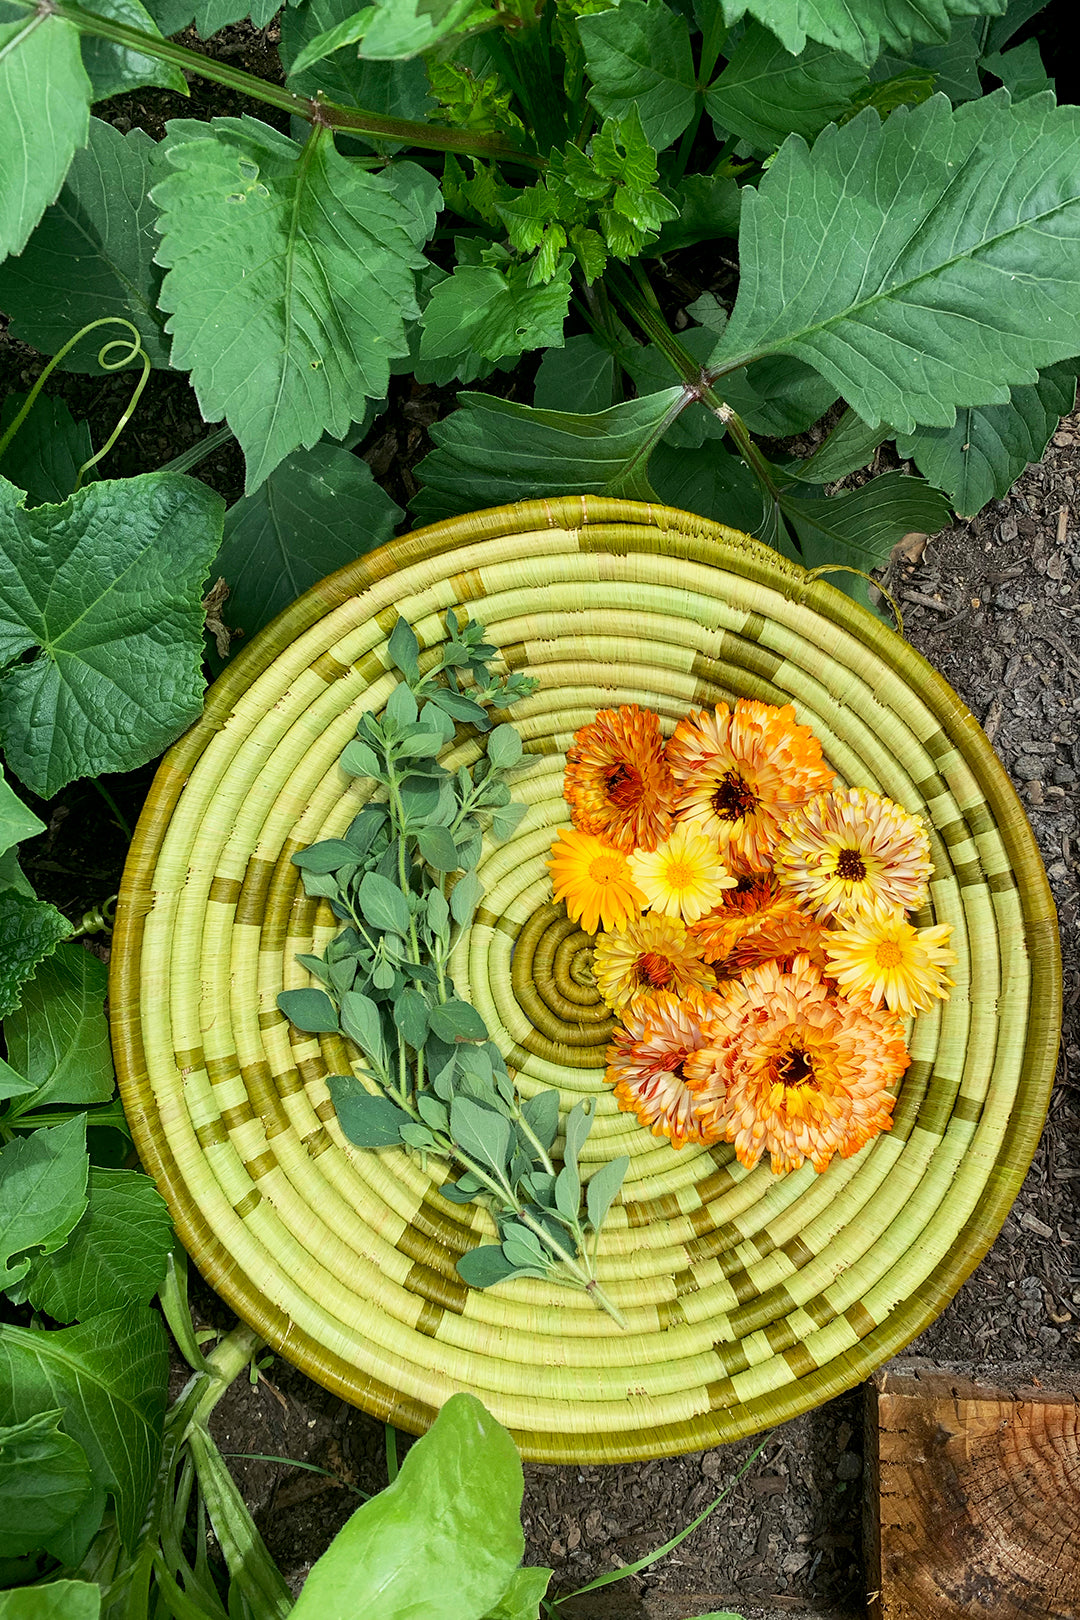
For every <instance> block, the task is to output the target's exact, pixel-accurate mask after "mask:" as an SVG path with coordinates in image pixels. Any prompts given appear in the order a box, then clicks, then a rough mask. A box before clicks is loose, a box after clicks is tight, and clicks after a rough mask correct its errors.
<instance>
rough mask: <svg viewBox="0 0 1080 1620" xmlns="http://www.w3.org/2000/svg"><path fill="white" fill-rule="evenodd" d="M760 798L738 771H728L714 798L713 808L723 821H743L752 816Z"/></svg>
mask: <svg viewBox="0 0 1080 1620" xmlns="http://www.w3.org/2000/svg"><path fill="white" fill-rule="evenodd" d="M758 803H759V800H758V796H757V794H756V793H755V792H754V790H753V788H752V787H751V786H750V784H749V783H748V782H747V781H746V780H745V778H743V777H741V776H740V775H739V773H738V771H728V772H727V774H726V775H725V777H724V779H723V781H722V782H721V783H720V784H719V786H718V787H717V789H716V791H715V793H714V794H713V796H712V807H713V810H714V811H715V812H716V814H717V816H719V818H720V820H721V821H741V820H742V819H743V817H744V816H752V815H753V813H754V811H755V810H756V809H757V807H758Z"/></svg>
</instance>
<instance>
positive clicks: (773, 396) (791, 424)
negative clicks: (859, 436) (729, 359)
mask: <svg viewBox="0 0 1080 1620" xmlns="http://www.w3.org/2000/svg"><path fill="white" fill-rule="evenodd" d="M684 336H685V334H684ZM716 392H717V393H718V394H719V395H720V396H721V397H722V398H723V399H725V400H726V401H727V403H728V404H729V405H731V406H732V407H733V409H735V410H736V411H738V413H739V415H740V416H741V417H742V419H743V421H744V422H745V423H746V425H747V427H748V428H750V430H751V431H752V432H754V433H764V434H767V435H768V437H769V438H772V439H786V438H787V437H788V435H789V434H792V433H802V432H803V431H804V430H805V429H806V428H808V427H809V426H810V424H811V423H812V422H816V421H817V419H818V417H819V416H823V415H824V414H825V412H826V411H827V410H828V409H829V406H830V405H831V404H832V403H833V401H834V400H835V399H836V389H835V387H834V386H833V384H832V383H831V382H830V381H829V380H828V378H826V377H822V376H821V375H820V374H819V373H818V372H816V371H815V370H814V369H813V368H812V367H811V366H808V365H805V364H804V363H803V362H802V361H801V360H792V359H789V358H788V357H787V356H785V355H769V356H767V357H766V358H765V359H764V360H756V361H754V363H753V364H752V365H749V366H746V367H745V368H742V369H740V370H738V371H732V372H729V373H728V374H727V376H726V377H721V379H720V381H719V382H718V383H717V384H716Z"/></svg>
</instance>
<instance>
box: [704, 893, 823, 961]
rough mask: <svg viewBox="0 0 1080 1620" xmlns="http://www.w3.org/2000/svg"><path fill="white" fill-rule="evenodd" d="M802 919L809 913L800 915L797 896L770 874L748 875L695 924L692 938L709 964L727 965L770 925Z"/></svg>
mask: <svg viewBox="0 0 1080 1620" xmlns="http://www.w3.org/2000/svg"><path fill="white" fill-rule="evenodd" d="M800 916H805V913H804V912H800V910H799V904H798V901H797V900H796V899H795V897H794V895H792V894H788V893H787V892H786V891H785V890H783V889H781V887H780V885H779V884H778V883H777V882H776V879H775V878H774V877H772V875H771V874H770V873H768V872H744V873H743V874H742V876H741V877H740V878H739V879H738V881H737V882H736V884H735V887H734V888H733V889H728V890H726V891H725V893H724V894H723V895H722V896H721V898H720V904H719V905H718V906H715V907H714V908H713V910H712V911H709V912H706V914H705V916H704V917H699V918H698V920H697V922H695V923H691V925H690V935H691V938H692V939H693V940H694V941H695V942H696V943H697V944H698V945H699V946H700V948H701V954H702V956H704V958H705V960H706V962H723V961H724V959H725V958H726V957H728V956H730V955H731V953H732V951H733V950H734V949H735V947H736V945H738V944H739V943H740V942H741V941H742V940H745V939H749V938H750V937H751V936H752V935H754V934H756V933H757V931H758V930H759V929H760V928H761V927H762V926H763V925H764V924H765V923H766V922H769V921H771V920H773V919H779V918H783V917H790V918H796V917H800Z"/></svg>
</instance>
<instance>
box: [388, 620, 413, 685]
mask: <svg viewBox="0 0 1080 1620" xmlns="http://www.w3.org/2000/svg"><path fill="white" fill-rule="evenodd" d="M386 650H387V652H388V653H389V654H390V658H391V661H392V663H393V665H394V668H395V669H399V670H400V671H401V673H402V674H403V675H404V677H405V679H406V680H407V681H412V682H416V681H418V680H419V679H420V643H419V641H417V639H416V632H415V631H414V630H413V628H412V625H411V624H410V623H409V621H408V619H400V618H399V619H398V621H397V623H396V624H395V626H394V628H393V629H392V630H391V632H390V640H389V641H388V642H387V644H386Z"/></svg>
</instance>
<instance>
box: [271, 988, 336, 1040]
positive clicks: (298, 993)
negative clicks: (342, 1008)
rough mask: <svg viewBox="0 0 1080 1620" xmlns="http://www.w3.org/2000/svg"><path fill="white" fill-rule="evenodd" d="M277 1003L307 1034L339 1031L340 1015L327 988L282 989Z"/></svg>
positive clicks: (290, 1019) (292, 1022)
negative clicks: (327, 992)
mask: <svg viewBox="0 0 1080 1620" xmlns="http://www.w3.org/2000/svg"><path fill="white" fill-rule="evenodd" d="M277 1004H278V1011H279V1012H282V1013H284V1014H285V1017H286V1018H287V1019H288V1020H289V1022H290V1023H291V1024H295V1025H296V1027H297V1029H302V1030H303V1031H304V1032H305V1034H308V1035H329V1034H331V1033H332V1032H333V1033H336V1032H337V1029H338V1015H337V1012H336V1010H335V1007H334V1003H333V1002H332V1001H331V1000H330V997H329V996H328V995H327V994H326V991H325V990H316V989H314V988H311V989H305V990H282V991H281V993H280V994H279V996H278V998H277Z"/></svg>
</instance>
